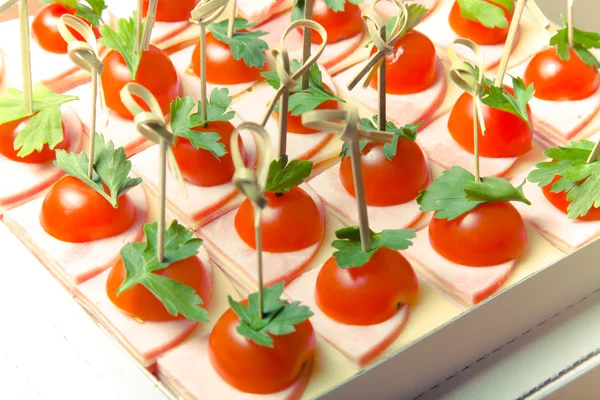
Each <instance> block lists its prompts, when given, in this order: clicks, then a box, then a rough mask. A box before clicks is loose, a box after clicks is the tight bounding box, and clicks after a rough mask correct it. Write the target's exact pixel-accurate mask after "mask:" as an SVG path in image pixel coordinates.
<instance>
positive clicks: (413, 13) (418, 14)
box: [386, 3, 429, 39]
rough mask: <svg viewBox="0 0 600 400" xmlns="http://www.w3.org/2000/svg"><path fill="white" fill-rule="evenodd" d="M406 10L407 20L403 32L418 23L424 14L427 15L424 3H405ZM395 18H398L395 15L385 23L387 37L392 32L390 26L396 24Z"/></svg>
mask: <svg viewBox="0 0 600 400" xmlns="http://www.w3.org/2000/svg"><path fill="white" fill-rule="evenodd" d="M406 11H408V21H407V22H406V28H405V29H404V32H408V31H410V30H411V29H413V28H415V27H416V26H417V25H419V23H420V22H421V20H422V19H423V17H425V15H427V13H428V12H429V10H428V9H427V8H426V7H425V6H424V5H422V4H415V3H411V4H406ZM396 20H398V18H397V17H396V16H395V15H394V16H393V17H391V18H390V19H388V22H387V24H386V34H387V37H388V39H389V38H390V35H391V34H392V30H393V29H392V28H393V27H394V25H396Z"/></svg>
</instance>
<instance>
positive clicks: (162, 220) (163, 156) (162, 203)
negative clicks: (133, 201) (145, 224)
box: [156, 137, 167, 262]
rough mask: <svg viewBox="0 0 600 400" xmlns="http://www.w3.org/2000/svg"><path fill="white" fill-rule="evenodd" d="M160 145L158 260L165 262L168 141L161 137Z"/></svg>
mask: <svg viewBox="0 0 600 400" xmlns="http://www.w3.org/2000/svg"><path fill="white" fill-rule="evenodd" d="M158 145H159V149H160V150H159V161H158V166H159V172H158V190H159V192H158V199H159V205H158V210H159V217H158V238H157V248H156V251H157V253H156V256H157V258H158V261H160V262H163V261H164V259H165V224H166V209H167V141H166V140H165V138H163V137H161V138H160V140H159V141H158Z"/></svg>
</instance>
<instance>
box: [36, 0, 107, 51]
mask: <svg viewBox="0 0 600 400" xmlns="http://www.w3.org/2000/svg"><path fill="white" fill-rule="evenodd" d="M75 11H76V10H73V9H71V8H66V7H64V6H63V5H61V4H57V3H55V4H49V5H47V6H44V7H42V8H40V10H39V11H38V13H37V14H36V15H35V18H34V19H33V23H32V24H31V30H32V34H33V38H34V39H35V40H36V41H37V42H38V44H39V45H40V47H41V48H42V49H44V50H46V51H49V52H51V53H58V54H66V53H67V42H65V40H64V39H63V38H62V36H61V35H60V33H59V32H58V27H57V25H56V23H57V22H58V19H59V18H60V17H61V16H62V15H64V14H69V15H75ZM85 22H86V23H87V24H88V25H90V26H92V24H90V22H89V21H85ZM69 31H71V33H72V34H73V36H75V38H76V39H78V40H83V37H82V36H81V35H80V34H79V33H77V32H76V31H75V30H73V29H71V28H69ZM93 31H94V34H95V35H96V37H97V38H98V37H100V31H99V29H98V27H95V28H93Z"/></svg>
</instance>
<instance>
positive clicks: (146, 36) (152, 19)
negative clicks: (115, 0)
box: [140, 0, 158, 50]
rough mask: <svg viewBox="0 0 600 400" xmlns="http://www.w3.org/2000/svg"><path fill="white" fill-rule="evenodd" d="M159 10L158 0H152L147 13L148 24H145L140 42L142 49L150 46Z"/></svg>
mask: <svg viewBox="0 0 600 400" xmlns="http://www.w3.org/2000/svg"><path fill="white" fill-rule="evenodd" d="M157 10H158V0H150V4H149V5H148V14H147V15H146V25H145V26H144V33H143V35H142V39H141V43H140V48H141V49H142V50H148V49H149V48H150V39H151V37H152V30H153V29H154V24H155V23H156V12H157ZM142 21H143V20H142ZM142 23H143V22H142Z"/></svg>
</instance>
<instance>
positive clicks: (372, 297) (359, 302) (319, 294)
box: [315, 247, 419, 325]
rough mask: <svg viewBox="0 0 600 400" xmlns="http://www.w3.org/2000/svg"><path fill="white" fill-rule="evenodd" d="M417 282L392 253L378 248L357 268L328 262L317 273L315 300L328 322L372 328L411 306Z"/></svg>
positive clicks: (414, 298)
mask: <svg viewBox="0 0 600 400" xmlns="http://www.w3.org/2000/svg"><path fill="white" fill-rule="evenodd" d="M418 295H419V281H418V279H417V275H416V274H415V272H414V271H413V269H412V267H411V265H410V263H409V262H408V261H407V260H406V258H404V257H403V256H402V255H401V254H400V253H398V252H397V251H396V250H390V249H388V248H385V247H382V248H380V249H379V250H377V252H375V254H374V255H373V257H371V259H370V260H369V261H368V262H367V263H366V264H365V265H363V266H362V267H359V268H340V267H338V265H337V264H336V262H335V258H333V257H332V258H330V259H329V260H327V262H326V263H325V264H324V265H323V267H322V268H321V271H319V276H318V277H317V286H316V289H315V300H316V302H317V305H318V306H319V308H320V309H321V311H323V312H324V313H325V314H327V315H328V316H329V317H330V318H332V319H334V320H336V321H338V322H341V323H343V324H346V325H375V324H379V323H381V322H384V321H387V320H388V319H390V318H391V317H392V316H394V314H395V313H396V311H398V307H399V306H400V305H403V304H414V303H415V301H416V299H417V298H418Z"/></svg>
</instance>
